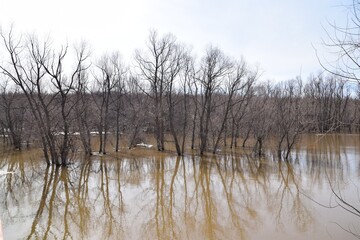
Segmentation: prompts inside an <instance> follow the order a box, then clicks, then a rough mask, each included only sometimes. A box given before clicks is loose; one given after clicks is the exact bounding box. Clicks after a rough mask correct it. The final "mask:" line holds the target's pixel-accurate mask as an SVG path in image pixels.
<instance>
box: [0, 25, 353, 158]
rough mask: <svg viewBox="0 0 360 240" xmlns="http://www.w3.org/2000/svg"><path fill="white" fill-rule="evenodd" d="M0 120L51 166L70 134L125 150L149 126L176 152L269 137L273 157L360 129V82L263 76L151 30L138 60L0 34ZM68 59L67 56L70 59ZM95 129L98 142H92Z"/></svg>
mask: <svg viewBox="0 0 360 240" xmlns="http://www.w3.org/2000/svg"><path fill="white" fill-rule="evenodd" d="M1 36H2V40H3V41H2V50H3V51H2V52H3V53H4V54H2V55H1V56H0V63H1V64H0V69H1V75H0V76H1V99H0V127H1V129H2V133H3V136H4V137H5V136H6V137H7V138H8V139H9V141H10V143H11V144H12V145H13V146H14V147H15V148H17V149H21V147H22V145H23V143H24V142H27V143H33V142H38V143H40V144H41V147H42V148H43V151H44V157H45V159H46V162H47V164H56V165H67V164H68V160H69V154H70V152H71V151H72V150H73V148H74V144H75V142H76V141H75V138H76V139H80V141H78V142H79V144H81V146H78V147H81V148H82V149H83V151H84V152H85V154H87V155H91V154H92V152H93V151H98V152H99V153H103V154H105V153H107V151H108V149H106V146H107V142H108V141H109V135H110V134H111V137H112V138H114V139H115V151H119V150H120V147H119V146H120V141H126V142H127V145H128V147H129V148H131V147H133V146H135V145H136V144H138V143H141V142H142V141H144V139H145V137H146V136H147V135H149V134H153V136H154V139H155V140H156V148H157V149H158V150H159V151H164V150H165V142H171V143H172V144H174V148H175V149H176V152H177V154H178V155H182V154H184V153H185V152H186V150H187V149H197V150H198V152H199V154H201V155H202V154H204V153H205V152H212V153H216V152H217V150H218V149H220V148H222V147H228V148H235V147H242V146H245V145H246V144H247V141H248V140H249V139H252V140H253V141H252V142H253V143H255V144H253V145H254V146H252V147H254V151H255V153H256V154H259V155H261V154H262V153H263V148H264V143H265V142H266V140H268V139H272V140H274V141H275V143H276V150H277V151H278V154H279V157H283V158H288V156H289V152H290V150H291V149H292V147H293V146H294V144H295V143H296V140H297V138H298V137H299V135H300V134H302V133H330V132H347V133H353V132H359V130H360V114H359V107H358V106H359V104H358V102H359V97H358V94H357V93H358V86H357V85H356V84H353V83H351V82H347V81H346V80H345V79H343V78H340V77H338V76H335V75H330V74H328V75H325V74H317V75H313V76H310V77H308V79H306V80H302V79H301V78H300V77H296V78H294V79H291V80H288V81H285V82H281V83H273V82H262V81H260V79H259V74H258V70H257V69H255V68H252V67H251V66H249V65H248V64H247V63H246V62H245V60H243V59H238V60H234V59H231V58H229V57H228V56H226V55H225V54H224V53H223V52H222V51H221V50H220V49H218V48H216V47H213V46H210V47H208V48H207V50H206V52H205V53H204V55H203V57H202V58H200V59H195V58H194V57H193V55H192V53H191V51H190V50H189V49H188V48H187V47H186V46H185V45H183V44H181V43H179V42H178V41H177V40H176V38H175V37H174V36H173V35H171V34H168V35H164V36H158V34H157V33H156V32H151V33H150V35H149V38H148V40H147V42H146V47H145V48H144V49H143V50H138V51H136V52H135V58H134V64H131V65H130V64H129V65H127V64H125V63H124V62H123V61H122V60H121V57H120V54H119V53H112V54H105V55H103V56H102V57H101V58H100V59H96V60H94V59H91V56H90V53H89V51H88V49H87V46H86V44H80V45H79V46H77V47H75V48H69V47H68V46H62V47H61V48H56V47H53V46H52V45H51V44H50V42H49V41H39V40H38V39H37V38H36V37H35V36H30V37H20V36H15V34H14V33H13V32H12V30H11V31H10V32H7V33H4V32H2V34H1ZM70 62H72V64H71V63H70ZM92 132H97V133H98V138H99V146H98V148H97V149H92V144H91V140H92V137H91V136H92V134H91V133H92Z"/></svg>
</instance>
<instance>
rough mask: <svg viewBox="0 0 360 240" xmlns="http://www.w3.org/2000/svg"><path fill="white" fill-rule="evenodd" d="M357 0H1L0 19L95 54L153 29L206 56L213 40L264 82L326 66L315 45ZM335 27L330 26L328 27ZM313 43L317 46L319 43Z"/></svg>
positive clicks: (136, 41) (127, 46)
mask: <svg viewBox="0 0 360 240" xmlns="http://www.w3.org/2000/svg"><path fill="white" fill-rule="evenodd" d="M351 3H352V1H351V0H347V1H344V0H301V1H299V0H298V1H295V0H273V1H270V0H257V1H252V0H237V1H236V0H221V1H220V0H151V1H150V0H131V1H130V0H126V1H124V0H101V1H92V0H86V1H85V0H62V1H53V0H31V1H29V0H0V24H1V25H2V27H3V28H7V27H8V26H9V25H10V24H11V23H13V24H14V26H15V30H16V31H17V32H20V33H33V32H35V33H36V34H38V35H40V36H44V35H48V34H50V35H51V37H52V39H54V41H60V42H64V43H65V42H66V41H68V42H69V43H70V44H72V43H75V42H79V41H81V40H86V41H87V42H88V43H89V44H90V45H91V48H92V51H93V53H94V55H100V54H101V53H104V52H112V51H116V50H117V51H120V53H121V54H122V55H123V57H124V58H125V59H126V60H128V61H129V60H130V59H131V57H132V55H133V53H134V50H135V49H138V48H143V47H144V45H145V41H146V39H147V36H148V34H149V30H150V29H156V30H158V32H159V33H160V34H164V33H169V32H171V33H173V34H174V35H175V36H176V37H177V39H178V40H179V41H181V42H183V43H185V44H188V45H190V46H192V48H193V51H194V53H196V55H197V56H198V57H199V58H200V57H201V55H202V53H203V52H204V50H205V48H206V47H207V46H208V45H209V44H212V45H215V46H218V47H220V48H221V49H222V50H223V51H224V52H225V53H226V54H228V55H229V56H231V57H234V58H240V57H241V56H243V57H244V58H245V59H246V60H247V61H248V62H250V63H252V64H254V65H255V64H258V65H259V67H260V68H261V70H262V71H263V75H262V79H263V80H267V79H269V80H277V81H281V80H287V79H290V78H293V77H295V76H296V75H299V74H300V73H302V76H303V77H305V78H306V77H307V76H308V75H309V74H310V73H311V72H317V71H318V70H320V69H321V68H320V66H319V64H318V61H317V58H316V55H315V51H314V47H315V48H316V49H318V51H319V54H320V55H323V54H325V49H324V48H323V47H322V46H321V41H322V38H326V34H325V31H324V29H323V27H325V28H329V25H328V22H334V21H335V22H336V23H337V24H344V23H346V19H347V10H346V7H344V6H346V5H349V4H351ZM330 31H331V30H330ZM313 46H314V47H313Z"/></svg>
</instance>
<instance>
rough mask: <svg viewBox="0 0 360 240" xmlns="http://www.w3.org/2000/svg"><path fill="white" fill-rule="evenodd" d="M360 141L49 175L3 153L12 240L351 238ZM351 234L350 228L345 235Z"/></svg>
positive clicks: (119, 160) (103, 159) (80, 164)
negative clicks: (283, 155)
mask: <svg viewBox="0 0 360 240" xmlns="http://www.w3.org/2000/svg"><path fill="white" fill-rule="evenodd" d="M359 146H360V136H359V135H327V136H321V135H317V136H315V135H313V136H304V137H303V138H302V141H301V142H300V143H299V145H298V148H297V149H295V150H294V152H293V153H292V158H291V160H290V161H288V162H285V161H278V159H277V158H275V157H273V156H272V155H271V153H270V152H268V154H267V157H266V158H256V157H254V156H251V154H245V153H244V152H240V151H236V152H222V153H220V154H217V155H208V156H206V157H202V158H201V157H199V156H195V155H186V156H184V157H176V156H174V155H173V154H171V153H158V152H156V151H154V150H151V149H145V150H144V149H134V150H131V151H128V152H126V153H120V154H118V155H111V156H93V157H91V158H90V159H83V160H77V161H74V164H73V165H71V166H69V167H68V168H56V167H46V165H45V164H44V161H43V160H41V154H40V153H38V152H37V151H25V152H21V153H20V152H8V151H5V150H3V151H2V153H1V159H0V171H11V172H14V173H13V174H2V175H0V186H1V187H0V200H1V202H0V211H1V212H0V213H1V215H0V217H1V221H2V227H3V233H4V238H5V239H353V238H354V236H353V235H351V234H349V233H348V232H346V230H348V231H349V230H350V231H353V232H357V233H360V224H359V223H360V221H359V219H360V218H359V217H356V216H354V215H352V214H351V213H349V212H348V211H346V210H344V209H343V208H341V207H339V206H338V207H336V206H337V202H338V201H337V200H336V197H335V195H334V194H333V192H332V191H333V190H334V191H335V192H336V193H338V194H341V197H342V198H344V199H345V200H346V201H348V202H349V203H352V204H353V205H354V206H355V207H359V206H360V200H359V199H360V198H359V195H358V186H359V183H360V179H359V177H360V169H359V166H360V160H359V159H360V147H359ZM344 229H345V230H344Z"/></svg>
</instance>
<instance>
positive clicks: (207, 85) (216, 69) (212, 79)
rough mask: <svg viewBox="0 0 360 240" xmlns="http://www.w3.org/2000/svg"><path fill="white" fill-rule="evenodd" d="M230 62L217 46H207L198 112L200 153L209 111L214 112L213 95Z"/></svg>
mask: <svg viewBox="0 0 360 240" xmlns="http://www.w3.org/2000/svg"><path fill="white" fill-rule="evenodd" d="M232 66H233V64H232V62H231V61H230V60H229V59H228V58H227V57H226V56H225V55H224V54H223V53H222V52H221V51H220V50H219V49H217V48H214V47H209V48H208V49H207V52H206V56H205V57H204V59H203V62H202V67H201V74H202V76H201V78H200V79H199V80H200V83H201V89H202V92H201V94H202V96H201V97H202V101H201V110H200V111H201V112H200V155H203V154H204V151H205V150H206V148H207V140H208V133H209V126H210V118H211V113H213V112H214V110H215V108H216V105H214V101H213V95H214V93H215V92H216V91H217V90H218V88H219V86H220V84H221V80H222V79H223V77H225V76H226V75H227V74H228V73H229V72H230V71H231V68H232Z"/></svg>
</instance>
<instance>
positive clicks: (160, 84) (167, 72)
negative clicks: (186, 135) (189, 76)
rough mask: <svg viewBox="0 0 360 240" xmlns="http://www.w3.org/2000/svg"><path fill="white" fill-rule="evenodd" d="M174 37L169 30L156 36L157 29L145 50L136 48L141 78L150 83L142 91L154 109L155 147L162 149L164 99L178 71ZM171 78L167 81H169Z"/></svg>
mask: <svg viewBox="0 0 360 240" xmlns="http://www.w3.org/2000/svg"><path fill="white" fill-rule="evenodd" d="M177 48H178V46H177V45H176V40H175V37H174V36H173V35H171V34H168V35H165V36H163V37H161V38H159V37H158V34H157V32H155V31H153V32H151V33H150V36H149V39H148V43H147V50H146V52H140V51H136V56H135V59H136V62H137V67H138V69H139V75H140V77H141V79H144V80H146V81H147V82H148V83H149V91H148V92H147V91H145V89H144V92H145V93H146V94H148V96H149V97H150V98H151V100H152V102H153V104H154V109H153V111H154V112H153V114H154V128H155V129H154V131H155V132H154V133H155V139H156V142H157V149H158V150H159V151H163V150H164V149H165V146H164V140H165V106H164V104H165V102H164V101H165V99H166V92H167V91H169V87H170V86H171V85H170V82H171V80H172V79H174V78H175V77H176V75H177V73H178V71H179V67H178V66H177V65H178V64H179V63H178V62H176V60H177V58H178V57H177V56H176V55H177V54H178V50H177ZM169 81H170V82H169Z"/></svg>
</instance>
